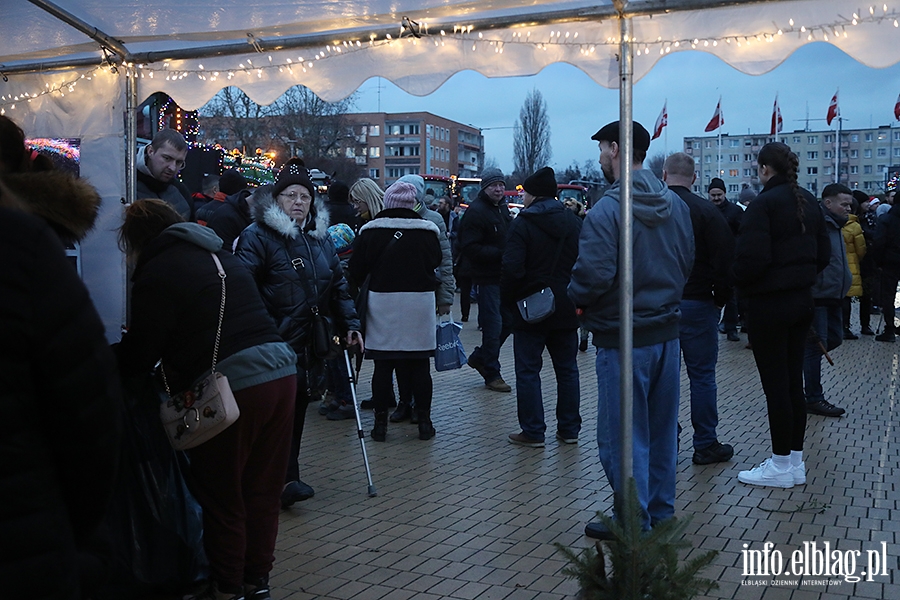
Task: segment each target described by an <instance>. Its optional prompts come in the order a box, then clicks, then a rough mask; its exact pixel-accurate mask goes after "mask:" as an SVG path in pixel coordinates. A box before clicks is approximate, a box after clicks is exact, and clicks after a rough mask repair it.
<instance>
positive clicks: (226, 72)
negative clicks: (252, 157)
mask: <svg viewBox="0 0 900 600" xmlns="http://www.w3.org/2000/svg"><path fill="white" fill-rule="evenodd" d="M892 3H893V4H892ZM898 7H900V4H897V0H890V1H889V2H888V3H887V4H885V3H884V2H879V3H877V4H872V3H858V2H851V1H849V0H781V1H772V0H731V1H728V0H634V1H632V2H620V1H619V0H569V1H565V0H478V1H477V2H476V1H473V0H353V1H350V0H315V1H297V0H217V1H202V0H178V1H176V0H140V1H134V0H66V1H65V2H62V1H61V0H56V1H55V2H52V1H48V0H30V1H25V0H11V1H6V2H2V3H0V77H2V81H0V112H2V113H3V114H6V115H7V116H9V117H11V118H13V119H14V120H16V121H17V122H18V123H19V124H20V125H21V126H22V127H23V128H24V129H25V130H26V132H27V133H28V134H29V135H31V136H35V137H38V136H40V137H66V138H79V139H80V140H81V160H82V163H81V174H82V176H85V177H87V178H89V179H90V180H91V182H92V183H93V184H94V185H96V186H97V187H98V189H99V190H100V192H101V194H102V195H103V197H104V210H103V213H102V215H101V219H100V222H99V224H98V227H97V231H96V232H95V233H94V234H92V235H91V236H90V237H89V238H88V239H87V240H86V241H85V244H84V245H83V248H82V253H83V273H84V278H85V280H86V282H87V283H88V286H89V288H90V289H91V291H92V294H93V295H94V298H95V301H96V303H97V305H98V307H99V308H100V311H101V314H103V316H104V320H105V322H106V324H107V329H108V331H109V332H110V335H111V336H112V337H115V336H116V335H117V333H118V329H119V326H120V325H121V323H122V322H123V321H124V318H123V316H124V291H123V290H124V287H125V286H124V285H123V283H124V271H125V270H124V268H123V266H122V261H121V258H120V255H119V253H118V251H117V250H116V248H115V243H114V235H115V234H114V229H115V227H116V226H117V225H118V222H119V219H120V214H121V209H120V200H121V199H122V198H124V196H125V183H126V177H125V170H126V169H125V165H126V161H125V155H126V147H125V144H124V143H123V139H124V138H125V118H124V115H125V111H126V97H127V95H126V90H132V91H134V89H135V87H136V97H137V99H138V100H142V99H144V98H146V97H147V96H149V95H150V94H152V93H153V92H157V91H163V92H165V93H167V94H169V95H170V96H172V97H173V98H174V99H175V100H176V101H177V102H178V104H179V105H180V106H181V107H182V108H186V109H196V108H198V107H200V106H202V105H203V104H204V103H205V102H206V101H207V100H209V99H210V98H211V97H212V96H213V95H214V94H215V93H216V92H217V91H219V90H220V89H222V88H223V87H225V86H229V85H234V86H237V87H240V88H241V89H242V90H243V91H244V92H246V93H247V94H248V95H249V96H250V97H251V98H252V99H253V100H255V101H256V102H258V103H260V104H268V103H270V102H272V101H273V100H275V99H276V98H277V97H278V96H280V95H281V94H282V93H284V91H285V90H286V89H287V88H289V87H290V86H293V85H297V84H302V85H304V86H307V87H308V88H310V89H312V90H313V91H315V92H316V93H317V94H319V95H320V96H321V97H322V98H324V99H326V100H337V99H340V98H343V97H346V96H347V95H349V94H351V93H352V92H353V91H354V90H356V88H357V87H358V86H359V85H360V84H361V83H363V82H364V81H365V80H366V79H368V78H370V77H373V76H382V77H384V78H386V79H389V80H390V81H392V82H394V83H395V84H396V85H398V86H399V87H400V88H402V89H404V90H406V91H408V92H410V93H412V94H416V95H425V94H428V93H430V92H432V91H434V90H435V89H437V88H438V87H439V86H440V85H441V84H442V83H444V82H445V81H446V80H447V79H448V78H449V77H450V76H452V75H453V74H454V73H456V72H458V71H461V70H465V69H470V70H474V71H478V72H479V73H482V74H483V75H485V76H488V77H501V76H515V75H531V74H535V73H538V72H539V71H540V70H541V69H543V68H544V67H545V66H547V65H549V64H552V63H556V62H567V63H570V64H572V65H574V66H576V67H577V68H579V69H581V70H583V71H584V72H585V73H587V74H588V75H589V76H590V77H591V78H593V79H594V80H595V81H596V82H597V83H599V84H600V85H603V86H607V87H618V86H619V83H620V81H621V79H620V73H619V62H618V56H619V54H620V52H621V50H622V47H621V46H620V41H621V40H620V37H621V32H622V31H623V29H621V28H620V20H619V16H620V15H621V16H625V17H631V19H630V22H631V29H630V31H631V32H632V33H631V38H632V39H631V42H632V48H633V51H634V60H633V73H634V80H638V79H640V77H642V76H643V75H644V74H646V73H647V72H648V71H649V70H650V69H651V68H652V67H653V65H654V64H655V63H656V62H657V61H658V60H660V58H662V57H664V56H665V55H666V54H668V53H671V52H680V51H686V50H699V51H704V52H710V53H713V54H715V55H716V56H718V57H720V58H721V59H722V60H724V61H725V62H727V63H728V64H730V65H731V66H733V67H734V68H736V69H738V70H740V71H742V72H744V73H750V74H760V73H764V72H767V71H769V70H771V69H773V68H775V67H776V66H777V65H779V64H780V63H781V62H782V61H784V60H785V59H786V58H788V57H789V56H790V55H791V53H793V52H794V51H795V50H796V49H797V48H799V47H800V46H801V45H803V44H806V43H808V42H813V41H819V42H827V43H831V44H834V45H836V46H838V47H839V48H841V49H842V50H843V51H844V52H846V53H847V54H848V55H850V56H852V57H853V58H855V59H856V60H857V61H859V62H861V63H863V64H865V65H868V66H871V67H886V66H890V65H892V64H894V63H896V62H897V61H898V60H900V45H898V44H897V39H898V38H897V33H898V22H897V19H898V17H900V13H898V11H897V9H898ZM129 83H130V84H131V85H129ZM134 84H136V86H135V85H134ZM629 86H630V82H629Z"/></svg>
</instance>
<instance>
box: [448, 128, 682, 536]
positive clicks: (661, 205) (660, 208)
mask: <svg viewBox="0 0 900 600" xmlns="http://www.w3.org/2000/svg"><path fill="white" fill-rule="evenodd" d="M633 131H634V133H633V139H634V150H633V155H632V156H631V157H628V158H630V159H631V161H632V168H633V186H632V187H633V197H634V206H633V215H634V219H633V227H634V237H633V239H634V243H633V252H634V266H633V291H632V299H633V305H634V316H633V321H632V322H631V323H628V322H625V323H622V322H621V320H620V314H619V295H620V293H621V289H622V288H621V285H622V282H621V280H620V275H621V272H620V269H619V228H620V210H621V209H620V206H619V197H620V194H621V188H620V182H619V176H620V169H621V166H620V161H621V159H622V157H621V155H620V152H621V147H620V146H619V137H620V132H619V122H618V121H615V122H613V123H610V124H608V125H606V126H605V127H603V128H602V129H600V131H598V132H597V133H595V134H594V136H593V137H592V138H591V139H593V140H597V141H598V142H599V145H600V167H601V169H602V171H603V175H604V177H606V179H607V181H609V182H610V183H612V185H611V186H610V187H609V188H608V189H607V190H606V192H605V193H604V195H603V197H602V198H600V199H599V200H598V201H597V202H596V203H595V204H594V206H593V208H591V210H590V211H588V213H587V216H586V217H585V219H584V225H583V226H582V229H581V236H580V239H579V246H578V259H577V260H576V262H575V267H574V269H573V270H572V279H571V282H570V283H569V298H571V299H572V301H573V302H574V303H575V306H576V307H579V308H580V309H581V310H582V311H583V317H584V325H585V327H587V329H589V330H590V332H591V333H592V334H593V343H594V345H595V346H597V359H596V369H597V391H598V395H597V396H598V397H597V443H598V446H599V451H600V462H601V463H602V465H603V470H604V471H605V473H606V478H607V480H608V481H609V484H610V487H612V489H613V490H614V491H616V492H620V491H622V489H623V487H624V486H625V485H627V481H625V480H624V479H623V478H622V474H621V473H620V472H619V468H620V461H621V448H620V446H621V439H620V433H619V427H620V420H621V419H620V413H619V377H620V371H621V361H620V356H619V353H620V350H619V330H620V328H621V327H632V331H633V335H634V338H633V339H634V349H633V353H632V357H633V361H634V363H633V364H634V367H633V371H632V380H633V385H634V396H633V397H634V404H633V419H634V424H633V432H632V435H633V447H632V450H631V451H632V452H633V456H634V479H635V484H636V487H637V493H638V500H639V501H640V504H641V520H642V527H643V529H644V530H649V529H650V527H651V526H652V525H653V524H656V523H659V522H660V521H663V520H666V519H669V518H670V517H672V516H673V515H674V514H675V468H676V461H677V439H678V432H677V429H678V402H679V390H680V382H679V371H680V345H679V341H678V335H679V325H678V321H679V319H680V317H681V310H680V308H679V306H680V302H681V294H682V290H683V289H684V285H685V283H686V282H687V279H688V275H689V274H690V272H691V266H692V264H693V262H694V236H693V233H692V228H691V215H690V209H689V208H688V206H687V205H686V204H685V203H684V202H683V201H682V200H681V198H679V197H678V196H677V195H676V194H675V192H673V191H672V190H670V189H669V188H668V187H666V185H665V184H664V183H663V182H662V181H660V180H659V179H657V178H656V177H655V176H654V175H653V173H652V172H651V171H650V170H649V169H644V167H643V162H644V159H645V158H646V156H647V150H648V149H649V148H650V134H649V133H648V132H647V130H646V129H644V127H643V126H642V125H641V124H640V123H634V130H633ZM465 218H468V217H465ZM465 218H464V219H463V222H465ZM616 516H617V517H618V518H620V519H621V518H622V517H623V515H616ZM585 535H587V536H589V537H593V538H597V539H611V537H612V534H611V533H610V531H609V530H608V529H606V527H605V526H604V525H602V524H601V523H589V524H588V525H587V527H585Z"/></svg>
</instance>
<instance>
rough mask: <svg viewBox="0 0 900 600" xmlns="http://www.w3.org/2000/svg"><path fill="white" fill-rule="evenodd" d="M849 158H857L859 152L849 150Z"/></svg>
mask: <svg viewBox="0 0 900 600" xmlns="http://www.w3.org/2000/svg"><path fill="white" fill-rule="evenodd" d="M850 158H859V150H851V151H850Z"/></svg>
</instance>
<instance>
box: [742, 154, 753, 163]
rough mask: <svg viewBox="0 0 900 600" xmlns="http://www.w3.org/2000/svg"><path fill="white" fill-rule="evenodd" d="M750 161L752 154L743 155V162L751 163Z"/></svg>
mask: <svg viewBox="0 0 900 600" xmlns="http://www.w3.org/2000/svg"><path fill="white" fill-rule="evenodd" d="M752 160H753V155H752V154H745V155H744V161H745V162H750V161H752Z"/></svg>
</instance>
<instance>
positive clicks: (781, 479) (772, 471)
mask: <svg viewBox="0 0 900 600" xmlns="http://www.w3.org/2000/svg"><path fill="white" fill-rule="evenodd" d="M804 477H805V474H804ZM738 481H740V482H741V483H746V484H749V485H762V486H768V487H780V488H791V487H794V474H793V472H792V471H791V470H790V468H789V469H788V470H786V471H782V470H781V469H779V468H778V467H776V466H775V464H774V463H773V462H772V459H771V458H767V459H766V460H764V461H762V462H761V463H760V465H759V466H758V467H756V468H754V469H750V470H749V471H741V472H740V473H738Z"/></svg>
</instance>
